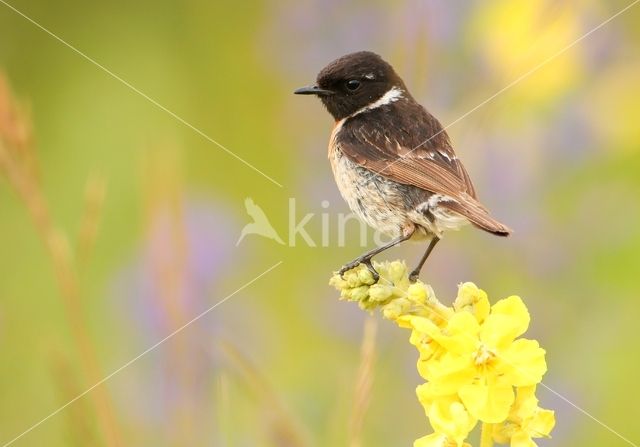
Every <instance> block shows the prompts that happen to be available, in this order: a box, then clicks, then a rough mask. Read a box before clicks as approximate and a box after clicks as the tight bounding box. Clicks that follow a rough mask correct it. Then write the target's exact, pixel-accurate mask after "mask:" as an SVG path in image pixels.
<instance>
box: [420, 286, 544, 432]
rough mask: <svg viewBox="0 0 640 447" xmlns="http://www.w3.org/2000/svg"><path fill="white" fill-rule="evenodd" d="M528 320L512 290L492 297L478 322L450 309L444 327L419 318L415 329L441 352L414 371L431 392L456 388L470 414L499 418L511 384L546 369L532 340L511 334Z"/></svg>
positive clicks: (535, 378)
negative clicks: (486, 313) (495, 298)
mask: <svg viewBox="0 0 640 447" xmlns="http://www.w3.org/2000/svg"><path fill="white" fill-rule="evenodd" d="M528 326H529V313H528V311H527V308H526V307H525V305H524V303H522V300H521V299H520V298H519V297H516V296H512V297H509V298H506V299H504V300H501V301H499V302H497V303H496V304H495V305H494V306H493V307H492V309H491V313H490V314H489V316H487V318H486V319H485V320H484V322H483V323H482V324H480V323H478V320H477V319H476V318H475V317H474V316H473V315H471V314H470V313H469V312H459V313H456V314H455V315H454V316H453V317H451V319H450V320H449V321H448V323H447V325H446V326H445V327H444V328H439V327H438V326H436V325H434V324H433V323H431V324H429V322H421V325H420V328H419V330H420V331H422V332H424V333H425V334H426V335H428V336H429V337H431V338H432V339H433V340H434V341H435V342H436V343H437V344H438V345H439V346H441V347H442V348H443V349H444V350H445V351H446V352H444V353H443V354H442V355H440V356H438V357H437V358H435V357H434V358H433V360H428V361H426V362H424V364H423V365H419V372H420V374H421V375H422V377H424V378H425V379H427V380H429V381H430V382H431V385H432V392H433V393H434V394H436V395H441V396H446V395H450V394H454V393H457V394H458V395H459V396H460V400H461V401H462V403H463V404H464V405H465V407H466V408H467V410H468V411H469V413H470V414H471V415H472V416H474V417H476V418H478V419H480V420H482V421H483V422H489V423H498V422H502V421H503V420H505V419H506V417H507V415H508V414H509V408H510V407H511V404H513V402H514V398H515V396H514V392H513V387H514V386H518V387H520V386H529V385H534V384H536V383H539V382H540V380H541V379H542V375H543V374H544V373H545V372H546V369H547V367H546V363H545V360H544V355H545V351H544V350H543V349H542V348H540V346H539V345H538V342H537V341H534V340H527V339H518V340H516V338H517V337H518V336H520V335H522V334H523V333H524V332H525V331H526V329H527V327H528Z"/></svg>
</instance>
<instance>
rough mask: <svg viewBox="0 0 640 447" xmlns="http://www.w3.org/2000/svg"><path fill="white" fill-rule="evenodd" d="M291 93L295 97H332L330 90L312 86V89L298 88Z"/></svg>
mask: <svg viewBox="0 0 640 447" xmlns="http://www.w3.org/2000/svg"><path fill="white" fill-rule="evenodd" d="M293 93H295V94H296V95H317V96H330V95H333V92H332V91H331V90H324V89H321V88H320V87H318V86H317V85H314V86H312V87H302V88H299V89H298V90H296V91H295V92H293Z"/></svg>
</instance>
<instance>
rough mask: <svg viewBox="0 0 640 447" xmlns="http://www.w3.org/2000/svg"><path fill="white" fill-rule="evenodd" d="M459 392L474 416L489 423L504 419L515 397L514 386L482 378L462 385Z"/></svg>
mask: <svg viewBox="0 0 640 447" xmlns="http://www.w3.org/2000/svg"><path fill="white" fill-rule="evenodd" d="M458 394H459V395H460V399H461V400H462V402H463V403H464V405H465V406H466V407H467V409H468V410H469V413H470V414H471V415H472V416H473V417H475V418H477V419H480V420H481V421H482V422H489V423H499V422H502V421H504V420H505V419H506V418H507V416H508V415H509V409H510V408H511V404H513V401H514V398H515V396H514V393H513V387H511V386H509V385H504V384H498V383H495V382H494V383H487V382H486V381H482V380H476V381H474V382H473V383H471V384H467V385H465V386H463V387H461V388H460V391H459V393H458Z"/></svg>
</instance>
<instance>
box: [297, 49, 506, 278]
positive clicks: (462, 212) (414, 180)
mask: <svg viewBox="0 0 640 447" xmlns="http://www.w3.org/2000/svg"><path fill="white" fill-rule="evenodd" d="M294 93H296V94H301V95H316V96H318V97H319V98H320V99H321V101H322V103H323V104H324V105H325V107H326V108H327V110H328V111H329V113H330V114H331V115H332V116H333V118H334V119H335V121H336V124H335V126H334V128H333V132H332V133H331V137H330V140H329V160H330V162H331V167H332V169H333V174H334V176H335V179H336V183H337V184H338V188H339V189H340V193H341V194H342V197H343V198H344V199H345V200H346V201H347V203H348V205H349V207H350V208H351V210H352V211H353V212H354V213H356V214H357V215H358V216H359V217H360V218H361V219H362V220H364V221H365V222H366V223H367V224H368V225H370V226H371V227H373V228H374V229H376V230H378V231H381V232H382V233H385V234H387V235H389V236H391V237H393V240H392V241H391V242H389V243H388V244H386V245H383V246H380V247H377V248H375V249H373V250H371V251H369V252H367V253H365V254H363V255H362V256H359V257H358V258H356V259H355V260H353V261H352V262H349V263H348V264H346V265H345V266H344V267H342V269H341V270H340V274H341V275H342V274H344V272H346V271H347V270H350V269H352V268H354V267H356V266H357V265H359V264H366V265H367V267H368V268H369V270H371V272H372V273H373V275H374V278H375V279H376V280H377V279H378V274H377V272H376V271H375V269H374V268H373V266H372V265H371V258H372V257H373V256H374V255H376V254H378V253H380V252H382V251H384V250H386V249H388V248H390V247H393V246H394V245H397V244H399V243H400V242H403V241H405V240H408V239H414V240H421V239H430V243H429V245H428V247H427V249H426V252H425V253H424V255H423V256H422V258H421V259H420V261H419V263H418V265H417V267H416V268H415V269H414V270H413V271H412V272H411V275H410V278H411V280H412V281H415V280H416V279H417V278H418V276H419V274H420V270H421V269H422V266H423V265H424V263H425V261H426V260H427V257H428V256H429V254H430V253H431V251H432V250H433V248H434V247H435V245H436V244H437V243H438V241H439V240H440V239H441V238H442V234H443V232H444V231H445V230H451V229H458V228H459V227H461V226H462V225H464V224H466V223H469V222H470V223H472V224H473V225H475V226H476V227H478V228H480V229H482V230H484V231H487V232H489V233H493V234H495V235H498V236H508V235H509V234H510V232H511V230H510V229H509V228H508V227H506V226H505V225H503V224H501V223H500V222H498V221H497V220H496V219H494V218H493V217H491V215H490V214H489V212H488V211H487V209H486V208H485V207H484V206H482V204H481V203H480V202H479V201H478V200H477V197H476V192H475V189H474V187H473V184H472V183H471V179H470V178H469V174H467V171H466V170H465V168H464V166H463V165H462V163H461V162H460V160H459V159H458V157H456V155H455V153H454V151H453V148H452V147H451V142H450V140H449V137H448V135H447V133H446V132H445V130H444V128H443V127H442V125H441V124H440V122H439V121H438V120H437V119H436V118H434V117H433V116H432V115H431V114H430V113H429V112H427V110H425V108H424V107H422V106H421V105H420V104H418V103H417V102H416V101H415V100H414V99H413V97H412V96H411V93H409V91H408V90H407V87H406V86H405V84H404V82H403V81H402V79H400V77H399V76H398V75H397V74H396V72H395V71H394V70H393V67H392V66H391V65H389V64H388V63H387V62H385V61H384V60H383V59H382V58H381V57H380V56H378V55H377V54H375V53H371V52H368V51H361V52H357V53H352V54H348V55H346V56H343V57H341V58H339V59H337V60H335V61H333V62H331V63H330V64H329V65H327V66H326V67H325V68H323V69H322V71H320V73H319V74H318V77H317V84H316V85H314V86H312V87H303V88H300V89H298V90H296V91H295V92H294Z"/></svg>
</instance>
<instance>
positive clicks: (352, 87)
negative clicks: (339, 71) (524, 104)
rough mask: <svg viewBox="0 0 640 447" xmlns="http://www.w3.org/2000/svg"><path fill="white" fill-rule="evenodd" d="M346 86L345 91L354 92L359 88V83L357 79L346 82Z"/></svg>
mask: <svg viewBox="0 0 640 447" xmlns="http://www.w3.org/2000/svg"><path fill="white" fill-rule="evenodd" d="M346 85H347V90H350V91H352V92H355V91H356V90H358V89H359V88H360V81H358V80H357V79H350V80H348V81H347V84H346Z"/></svg>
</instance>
